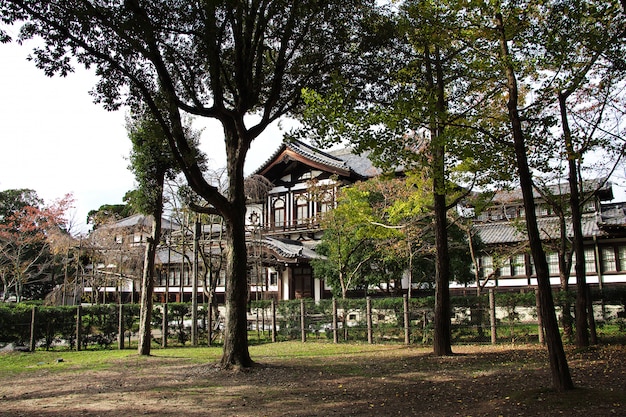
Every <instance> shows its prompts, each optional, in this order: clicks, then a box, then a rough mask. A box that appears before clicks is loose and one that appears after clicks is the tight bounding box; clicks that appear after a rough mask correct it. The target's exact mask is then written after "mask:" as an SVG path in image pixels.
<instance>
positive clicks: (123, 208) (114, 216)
mask: <svg viewBox="0 0 626 417" xmlns="http://www.w3.org/2000/svg"><path fill="white" fill-rule="evenodd" d="M130 195H132V193H131V194H129V193H126V197H128V196H130ZM135 213H136V211H135V210H134V209H133V205H132V204H103V205H101V206H100V207H99V208H98V209H97V210H90V211H89V213H87V224H91V226H92V228H93V229H94V230H95V229H97V228H98V227H100V226H102V225H104V224H107V223H110V222H111V221H116V220H121V219H123V218H125V217H128V216H132V215H133V214H135Z"/></svg>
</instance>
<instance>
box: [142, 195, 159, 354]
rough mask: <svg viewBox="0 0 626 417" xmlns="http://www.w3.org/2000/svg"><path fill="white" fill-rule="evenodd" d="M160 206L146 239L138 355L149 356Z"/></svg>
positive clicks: (154, 215) (155, 212) (154, 214)
mask: <svg viewBox="0 0 626 417" xmlns="http://www.w3.org/2000/svg"><path fill="white" fill-rule="evenodd" d="M161 214H162V204H159V209H157V210H155V211H154V213H153V220H152V236H150V238H148V244H147V245H146V252H145V258H144V266H143V274H142V279H141V301H140V310H139V347H138V352H137V353H138V354H140V355H150V343H151V341H152V326H151V318H152V307H153V302H152V296H153V294H154V275H155V259H156V250H157V246H158V244H159V240H160V239H161Z"/></svg>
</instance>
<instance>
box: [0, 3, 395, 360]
mask: <svg viewBox="0 0 626 417" xmlns="http://www.w3.org/2000/svg"><path fill="white" fill-rule="evenodd" d="M375 12H376V6H375V2H374V1H372V0H342V1H337V2H318V1H305V2H300V3H293V2H289V1H282V0H273V1H270V0H268V1H251V0H249V1H244V0H239V1H238V0H232V1H223V2H175V1H165V0H163V1H158V2H149V3H145V2H142V1H139V0H127V1H121V0H119V1H112V2H105V3H103V2H93V1H89V0H75V1H72V2H69V3H68V2H67V1H61V0H58V1H45V2H44V1H38V2H26V1H23V0H7V1H4V2H3V3H2V5H1V6H0V15H1V16H2V18H3V21H4V22H5V23H7V24H14V23H18V22H25V24H24V25H23V26H22V30H21V35H20V36H21V38H30V37H33V36H39V37H41V38H42V40H43V46H42V47H40V48H36V49H35V50H34V60H35V63H36V65H37V66H39V67H40V68H42V69H43V70H44V71H45V72H46V73H47V74H49V75H52V74H60V75H67V74H68V73H69V72H70V71H71V64H72V60H71V57H74V58H75V59H76V61H77V62H79V63H81V64H84V65H85V66H88V67H90V66H93V67H95V68H96V73H97V75H98V76H99V77H100V81H99V82H98V85H97V86H96V88H95V90H94V92H93V93H94V95H95V98H96V99H97V100H98V101H100V102H102V103H103V104H104V105H105V107H106V108H109V109H113V108H117V107H119V106H120V105H121V104H122V102H124V99H125V98H127V99H128V100H131V101H132V100H134V99H135V98H138V97H141V100H142V101H143V102H144V103H145V104H146V105H147V106H148V108H150V110H151V112H152V113H153V117H154V118H155V120H157V121H158V123H159V124H160V125H161V127H162V129H163V131H164V133H165V135H166V137H167V140H168V144H169V146H170V148H171V151H172V154H173V156H174V159H175V160H176V163H177V164H178V166H179V168H180V169H181V171H182V172H183V174H184V175H185V178H186V179H187V182H188V184H189V186H190V187H191V188H192V189H193V190H194V191H195V192H196V193H197V194H198V195H199V196H200V197H201V198H202V199H203V200H205V201H206V202H207V203H208V204H209V205H210V207H211V210H212V211H216V212H217V213H219V214H221V215H222V216H223V217H224V222H225V229H226V231H225V239H226V242H227V249H226V263H225V269H226V276H227V288H226V303H227V306H226V329H225V338H224V353H223V356H222V359H221V363H222V365H223V366H232V365H237V366H242V367H248V366H251V365H252V360H251V358H250V355H249V352H248V342H247V317H246V301H247V300H246V298H247V270H246V255H247V253H246V245H245V227H244V226H245V221H244V216H245V210H246V208H245V193H244V170H243V168H244V162H245V158H246V154H247V151H248V149H249V148H250V144H251V143H252V141H253V140H254V139H256V138H257V137H258V136H259V135H260V134H261V133H262V132H263V131H264V129H265V128H266V127H267V126H268V125H269V124H270V123H272V122H274V121H275V120H277V119H279V118H281V117H282V116H284V115H287V114H292V113H297V112H299V111H300V110H301V104H302V103H301V98H300V91H301V89H302V88H303V87H310V88H313V89H320V90H322V91H323V90H325V89H326V88H327V85H328V80H329V76H330V74H332V73H334V72H350V73H351V74H352V75H351V78H353V79H354V80H356V79H364V76H377V74H378V72H379V70H380V71H383V68H380V69H379V68H372V67H367V68H366V66H365V63H366V61H367V60H368V57H369V56H370V55H371V54H372V53H374V52H375V51H377V50H378V49H379V46H380V42H381V39H378V38H375V37H371V36H368V33H370V31H369V29H368V25H369V23H370V22H372V21H374V22H375V21H376V20H377V16H376V14H375ZM0 38H2V39H3V40H4V41H6V40H8V35H7V34H6V32H5V31H2V32H0ZM362 85H363V84H361V85H360V86H362ZM127 87H128V88H130V89H131V90H132V94H130V95H128V96H124V93H125V92H126V91H127ZM157 96H158V97H159V100H157ZM160 103H163V105H160ZM183 112H185V113H189V114H193V115H197V116H201V117H208V118H213V119H216V120H218V121H219V122H220V123H221V124H222V127H223V131H224V145H225V148H226V169H227V173H228V186H227V192H226V193H221V192H220V190H219V189H218V188H217V187H215V186H213V185H212V184H210V183H209V182H207V181H206V180H205V179H204V177H203V173H202V170H201V168H200V165H199V163H198V161H197V159H196V155H195V152H194V149H193V148H191V147H190V146H189V144H188V142H187V138H186V137H185V132H184V128H183V122H182V113H183ZM253 116H256V117H253Z"/></svg>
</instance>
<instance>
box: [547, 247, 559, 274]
mask: <svg viewBox="0 0 626 417" xmlns="http://www.w3.org/2000/svg"><path fill="white" fill-rule="evenodd" d="M546 258H547V261H548V271H549V272H550V275H558V274H559V271H560V269H559V255H558V254H557V253H555V252H552V253H548V254H547V255H546Z"/></svg>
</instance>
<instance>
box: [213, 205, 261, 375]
mask: <svg viewBox="0 0 626 417" xmlns="http://www.w3.org/2000/svg"><path fill="white" fill-rule="evenodd" d="M239 210H240V211H243V210H245V206H243V208H242V209H239ZM243 219H244V215H243V213H241V215H238V216H233V217H232V220H231V221H227V222H226V251H225V252H226V253H225V256H226V279H227V282H226V318H225V320H226V322H225V329H224V352H223V354H222V359H221V366H222V367H224V368H229V367H231V366H239V367H244V368H247V367H250V366H252V363H253V362H252V359H251V358H250V353H249V352H248V317H247V316H248V315H247V310H246V304H247V301H248V278H247V266H246V256H247V249H246V236H245V230H244V224H243Z"/></svg>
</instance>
